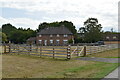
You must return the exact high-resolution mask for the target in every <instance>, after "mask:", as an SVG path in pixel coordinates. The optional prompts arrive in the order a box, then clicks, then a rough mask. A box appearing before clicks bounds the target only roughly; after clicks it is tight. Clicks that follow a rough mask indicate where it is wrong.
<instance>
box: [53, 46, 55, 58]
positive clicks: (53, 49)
mask: <svg viewBox="0 0 120 80" xmlns="http://www.w3.org/2000/svg"><path fill="white" fill-rule="evenodd" d="M54 50H55V48H53V59H54V58H55V51H54Z"/></svg>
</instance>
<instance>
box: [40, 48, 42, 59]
mask: <svg viewBox="0 0 120 80" xmlns="http://www.w3.org/2000/svg"><path fill="white" fill-rule="evenodd" d="M41 56H42V46H40V57H41Z"/></svg>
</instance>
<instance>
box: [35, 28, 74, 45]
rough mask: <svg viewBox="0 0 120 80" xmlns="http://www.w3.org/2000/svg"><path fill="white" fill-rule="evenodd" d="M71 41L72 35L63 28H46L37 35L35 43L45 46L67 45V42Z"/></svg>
mask: <svg viewBox="0 0 120 80" xmlns="http://www.w3.org/2000/svg"><path fill="white" fill-rule="evenodd" d="M69 40H73V43H74V37H73V33H72V32H71V31H70V30H69V29H68V28H66V27H65V26H60V27H47V28H44V29H42V30H40V31H39V32H38V33H37V37H36V43H37V44H38V45H45V46H52V45H56V46H61V45H68V41H69Z"/></svg>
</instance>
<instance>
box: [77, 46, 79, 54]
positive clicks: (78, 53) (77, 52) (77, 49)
mask: <svg viewBox="0 0 120 80" xmlns="http://www.w3.org/2000/svg"><path fill="white" fill-rule="evenodd" d="M78 46H79V45H77V56H78V55H79V51H78Z"/></svg>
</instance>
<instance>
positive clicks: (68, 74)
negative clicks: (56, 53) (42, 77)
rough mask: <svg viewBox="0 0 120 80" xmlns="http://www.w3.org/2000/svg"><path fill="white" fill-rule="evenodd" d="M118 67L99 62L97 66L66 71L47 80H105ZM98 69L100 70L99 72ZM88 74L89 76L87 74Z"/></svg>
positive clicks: (113, 64) (114, 64)
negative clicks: (80, 79) (65, 79)
mask: <svg viewBox="0 0 120 80" xmlns="http://www.w3.org/2000/svg"><path fill="white" fill-rule="evenodd" d="M117 67H118V64H117V63H104V62H98V63H96V64H92V65H88V66H82V67H74V68H69V69H65V70H64V71H63V72H59V73H56V74H55V75H54V76H48V77H47V78H53V77H55V78H79V77H80V78H97V79H99V78H103V77H104V76H106V75H107V74H108V73H110V72H111V71H113V70H114V69H116V68H117ZM97 69H98V70H97ZM86 73H87V74H86ZM83 74H86V75H83Z"/></svg>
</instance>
